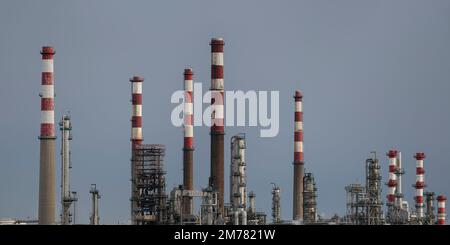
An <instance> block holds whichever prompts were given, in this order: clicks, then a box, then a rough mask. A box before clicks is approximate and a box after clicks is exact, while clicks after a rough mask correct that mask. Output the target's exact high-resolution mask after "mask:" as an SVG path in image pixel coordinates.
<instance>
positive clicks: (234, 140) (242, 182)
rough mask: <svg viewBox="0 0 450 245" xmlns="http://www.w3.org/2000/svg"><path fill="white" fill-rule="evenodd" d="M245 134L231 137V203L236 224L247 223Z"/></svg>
mask: <svg viewBox="0 0 450 245" xmlns="http://www.w3.org/2000/svg"><path fill="white" fill-rule="evenodd" d="M245 148H246V144H245V134H238V135H235V136H233V137H231V165H230V203H231V207H232V212H233V213H234V223H235V224H241V225H245V224H246V223H247V211H246V207H247V202H246V197H247V184H246V173H245V172H246V169H245V167H246V163H245Z"/></svg>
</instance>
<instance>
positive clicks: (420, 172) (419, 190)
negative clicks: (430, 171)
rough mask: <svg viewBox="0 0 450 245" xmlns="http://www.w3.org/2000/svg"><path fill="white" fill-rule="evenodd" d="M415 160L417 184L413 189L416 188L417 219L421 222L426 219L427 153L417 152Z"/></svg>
mask: <svg viewBox="0 0 450 245" xmlns="http://www.w3.org/2000/svg"><path fill="white" fill-rule="evenodd" d="M414 158H416V184H414V185H413V187H415V188H416V197H415V200H416V213H417V218H418V219H419V221H420V220H421V219H423V217H424V211H423V188H424V187H425V182H424V174H425V170H424V168H423V159H425V153H423V152H417V153H416V155H414Z"/></svg>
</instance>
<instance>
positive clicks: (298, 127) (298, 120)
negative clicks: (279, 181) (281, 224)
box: [293, 90, 304, 220]
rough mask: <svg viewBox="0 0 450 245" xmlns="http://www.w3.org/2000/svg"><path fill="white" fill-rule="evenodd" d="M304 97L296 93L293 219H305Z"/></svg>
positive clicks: (298, 92)
mask: <svg viewBox="0 0 450 245" xmlns="http://www.w3.org/2000/svg"><path fill="white" fill-rule="evenodd" d="M302 98H303V95H302V93H301V92H300V91H298V90H297V91H295V95H294V99H295V132H294V162H293V164H294V207H293V208H294V210H293V211H294V212H293V219H294V220H299V219H302V218H303V172H304V161H303V111H302Z"/></svg>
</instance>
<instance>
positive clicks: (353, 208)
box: [343, 149, 445, 225]
mask: <svg viewBox="0 0 450 245" xmlns="http://www.w3.org/2000/svg"><path fill="white" fill-rule="evenodd" d="M373 153H374V152H373ZM374 155H375V157H373V158H369V159H367V160H366V186H362V185H360V184H351V185H348V186H346V187H345V190H346V192H347V214H346V216H345V218H344V219H343V223H345V224H355V225H382V224H390V225H408V224H413V225H435V224H439V222H440V220H439V217H440V216H441V217H444V218H443V219H442V218H441V220H443V221H442V222H444V223H445V214H444V215H441V212H442V211H443V210H442V209H441V210H440V211H441V212H440V211H439V205H441V206H442V205H443V206H445V200H442V201H441V204H439V197H438V198H437V200H438V212H437V215H436V214H435V208H434V200H435V193H434V192H431V191H427V192H424V187H426V185H425V182H424V173H425V170H424V168H423V166H424V165H423V159H424V158H425V154H424V153H423V152H418V153H416V154H415V155H414V158H415V159H416V182H415V184H414V185H413V187H414V189H415V192H414V193H415V195H414V201H415V203H416V205H415V210H410V208H409V204H408V202H407V201H405V200H404V199H403V198H404V195H403V193H402V187H401V186H402V184H401V180H402V178H401V176H402V175H403V174H404V170H403V167H402V157H401V152H399V151H397V150H395V149H391V150H389V151H388V153H387V154H386V155H387V156H388V164H389V177H388V179H389V181H388V182H387V183H386V185H387V187H388V194H387V196H386V197H387V202H386V208H387V213H386V217H384V215H383V203H382V201H381V175H380V168H381V166H380V165H379V163H378V159H377V158H376V154H374ZM424 195H425V197H426V211H425V206H424V203H423V199H424ZM441 199H442V198H441ZM443 212H444V213H445V211H443ZM436 217H437V221H436Z"/></svg>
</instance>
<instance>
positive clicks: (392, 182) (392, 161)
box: [386, 149, 398, 207]
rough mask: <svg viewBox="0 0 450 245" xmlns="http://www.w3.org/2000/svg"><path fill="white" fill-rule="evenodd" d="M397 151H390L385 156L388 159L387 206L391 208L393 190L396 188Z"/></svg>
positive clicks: (393, 199)
mask: <svg viewBox="0 0 450 245" xmlns="http://www.w3.org/2000/svg"><path fill="white" fill-rule="evenodd" d="M397 153H398V152H397V151H396V150H394V149H392V150H390V151H389V152H388V153H387V154H386V155H387V156H388V157H389V181H388V183H387V185H388V188H389V189H388V194H387V205H388V206H389V207H392V206H393V205H394V201H395V188H396V187H397V175H396V174H395V170H396V166H397V163H396V161H397Z"/></svg>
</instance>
